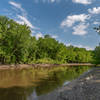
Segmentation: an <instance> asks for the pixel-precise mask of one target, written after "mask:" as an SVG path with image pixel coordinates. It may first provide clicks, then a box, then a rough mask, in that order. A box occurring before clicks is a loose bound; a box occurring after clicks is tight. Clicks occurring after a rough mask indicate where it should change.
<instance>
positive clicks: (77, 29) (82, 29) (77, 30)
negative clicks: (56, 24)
mask: <svg viewBox="0 0 100 100" xmlns="http://www.w3.org/2000/svg"><path fill="white" fill-rule="evenodd" d="M88 26H89V24H85V23H80V24H79V25H76V26H74V27H73V30H74V32H73V33H72V34H74V35H85V34H87V31H86V29H87V27H88Z"/></svg>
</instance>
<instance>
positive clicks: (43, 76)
mask: <svg viewBox="0 0 100 100" xmlns="http://www.w3.org/2000/svg"><path fill="white" fill-rule="evenodd" d="M89 69H90V67H88V66H75V67H54V68H53V67H52V68H38V69H36V68H30V69H22V70H18V69H17V70H16V69H9V70H0V100H51V99H52V98H55V97H56V96H55V95H57V93H56V92H57V90H58V89H59V88H61V87H62V86H64V85H67V84H68V83H69V82H70V81H71V80H74V79H76V78H77V77H79V76H80V75H81V74H82V73H83V72H86V71H87V70H89ZM51 94H52V96H51ZM53 96H54V97H53ZM52 100H53V99H52ZM54 100H55V99H54Z"/></svg>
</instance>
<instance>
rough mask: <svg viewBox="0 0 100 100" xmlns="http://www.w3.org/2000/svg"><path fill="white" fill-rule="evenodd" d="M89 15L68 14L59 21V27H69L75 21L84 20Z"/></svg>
mask: <svg viewBox="0 0 100 100" xmlns="http://www.w3.org/2000/svg"><path fill="white" fill-rule="evenodd" d="M89 18H90V16H89V15H86V14H80V15H72V16H68V17H67V18H66V19H65V20H64V21H62V23H61V27H71V26H72V25H73V24H74V23H75V22H85V21H86V20H87V19H89Z"/></svg>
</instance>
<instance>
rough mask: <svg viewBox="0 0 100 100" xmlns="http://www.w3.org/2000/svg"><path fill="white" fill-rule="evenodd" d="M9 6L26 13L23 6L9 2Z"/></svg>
mask: <svg viewBox="0 0 100 100" xmlns="http://www.w3.org/2000/svg"><path fill="white" fill-rule="evenodd" d="M9 4H10V5H12V6H14V7H15V8H18V9H20V10H21V11H24V9H23V8H22V6H21V4H19V3H16V2H13V1H9Z"/></svg>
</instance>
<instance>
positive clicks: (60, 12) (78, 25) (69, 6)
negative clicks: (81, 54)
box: [0, 0, 100, 50]
mask: <svg viewBox="0 0 100 100" xmlns="http://www.w3.org/2000/svg"><path fill="white" fill-rule="evenodd" d="M0 15H2V16H7V17H9V18H11V19H14V20H15V21H16V22H18V23H20V24H27V26H29V27H30V29H31V31H32V35H33V36H36V38H37V39H38V38H39V37H43V36H44V35H45V34H49V35H51V36H52V37H53V38H55V39H57V40H59V41H60V42H63V43H64V44H65V45H67V46H68V45H74V46H77V47H84V48H86V49H88V50H92V49H94V48H95V47H96V46H97V45H98V44H99V42H100V36H99V35H98V34H97V32H96V31H95V30H94V29H93V28H94V27H98V26H99V25H100V17H99V16H100V0H2V1H1V2H0Z"/></svg>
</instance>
